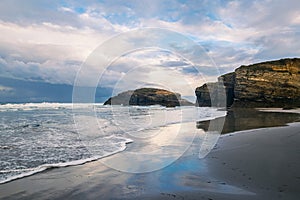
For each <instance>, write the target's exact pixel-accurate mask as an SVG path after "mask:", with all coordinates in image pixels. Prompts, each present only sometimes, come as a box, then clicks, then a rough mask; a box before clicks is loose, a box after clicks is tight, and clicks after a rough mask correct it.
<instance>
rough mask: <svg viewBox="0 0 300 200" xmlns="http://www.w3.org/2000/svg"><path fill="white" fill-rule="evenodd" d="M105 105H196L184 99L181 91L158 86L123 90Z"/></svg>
mask: <svg viewBox="0 0 300 200" xmlns="http://www.w3.org/2000/svg"><path fill="white" fill-rule="evenodd" d="M104 105H124V106H128V105H136V106H150V105H161V106H166V107H175V106H194V104H193V103H191V102H189V101H187V100H185V99H182V98H181V95H180V94H179V93H174V92H170V91H168V90H164V89H157V88H140V89H136V90H129V91H126V92H122V93H120V94H118V95H117V96H114V97H111V98H109V99H108V100H107V101H105V102H104Z"/></svg>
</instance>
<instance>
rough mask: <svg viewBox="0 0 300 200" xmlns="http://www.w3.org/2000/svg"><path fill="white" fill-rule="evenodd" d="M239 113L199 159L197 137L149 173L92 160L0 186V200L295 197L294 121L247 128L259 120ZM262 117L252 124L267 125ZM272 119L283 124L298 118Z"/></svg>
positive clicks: (298, 187)
mask: <svg viewBox="0 0 300 200" xmlns="http://www.w3.org/2000/svg"><path fill="white" fill-rule="evenodd" d="M244 112H245V111H243V114H241V113H240V114H238V113H237V112H236V113H235V114H234V115H235V116H238V115H239V116H241V115H243V116H248V118H247V120H248V121H244V120H241V119H237V118H235V123H233V124H231V126H230V123H232V120H233V119H229V118H228V117H227V119H226V121H231V122H230V123H229V124H227V125H226V124H225V126H229V127H230V130H233V131H235V130H243V131H240V132H236V133H233V134H232V133H230V134H227V135H224V136H222V137H221V138H220V139H219V141H218V143H217V145H216V147H215V148H214V149H213V150H212V151H211V152H210V153H209V154H208V156H206V157H205V158H204V159H198V157H197V153H198V150H199V140H200V137H199V138H195V140H194V143H193V145H192V146H191V147H190V149H189V150H188V151H187V152H186V153H185V154H184V155H183V156H182V157H180V158H179V159H178V160H176V161H175V162H174V163H173V164H171V165H169V166H168V167H165V168H163V169H161V170H158V171H155V172H151V173H143V174H132V173H124V172H120V171H116V170H114V169H110V168H108V167H106V166H105V165H104V164H102V162H101V161H95V162H90V163H86V164H84V165H80V166H72V167H66V168H56V169H51V170H48V171H45V172H42V173H38V174H35V175H33V176H29V177H26V178H22V179H19V180H15V181H12V182H9V183H6V184H2V185H0V199H207V200H208V199H213V200H216V199H222V200H223V199H246V200H247V199H254V200H255V199H264V200H266V199H272V200H273V199H284V200H298V199H300V171H299V167H300V157H299V155H300V145H299V144H300V123H292V124H289V125H288V126H283V125H284V124H279V125H280V127H273V128H261V129H252V130H247V129H248V128H249V127H248V125H249V124H255V122H253V121H251V120H250V119H249V116H250V115H251V116H252V117H250V118H255V119H257V118H259V117H255V115H256V114H257V113H254V114H253V113H252V114H251V113H249V114H248V115H247V114H246V113H244ZM265 116H266V117H260V118H259V119H260V120H258V121H261V120H265V123H271V122H267V121H272V119H273V118H270V115H268V114H266V115H265ZM272 116H273V117H274V116H275V115H272ZM278 116H280V117H279V118H281V119H282V120H279V121H280V122H282V121H284V123H287V122H292V121H298V120H299V115H298V116H296V115H293V116H291V115H288V114H287V115H281V114H278ZM275 118H276V117H275ZM287 118H289V119H290V120H286V119H287ZM227 123H228V122H227ZM243 123H244V124H246V126H243V125H242V124H243ZM265 123H264V124H265ZM270 126H275V124H273V125H270ZM263 127H265V126H263ZM251 128H253V126H252V125H251ZM255 128H260V127H255ZM129 148H132V147H130V146H129Z"/></svg>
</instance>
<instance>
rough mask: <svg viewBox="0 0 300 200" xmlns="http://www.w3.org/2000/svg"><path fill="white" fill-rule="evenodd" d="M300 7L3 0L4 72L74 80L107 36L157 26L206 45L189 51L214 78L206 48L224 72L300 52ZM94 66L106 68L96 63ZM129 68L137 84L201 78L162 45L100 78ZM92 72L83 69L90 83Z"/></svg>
mask: <svg viewBox="0 0 300 200" xmlns="http://www.w3.org/2000/svg"><path fill="white" fill-rule="evenodd" d="M299 8H300V2H299V1H298V0H290V1H289V2H288V3H287V2H286V1H283V0H261V1H258V0H255V1H246V0H241V1H236V0H231V1H223V0H216V1H209V0H203V1H194V0H186V1H181V0H180V1H172V2H170V1H165V0H154V1H139V0H129V1H126V2H125V1H121V0H116V1H93V0H89V1H84V3H83V2H82V1H73V0H68V1H60V0H54V1H51V2H49V1H39V0H27V1H26V2H25V1H17V0H2V1H1V2H0V32H1V38H0V72H1V76H4V77H13V78H16V79H22V80H28V81H44V82H48V83H65V84H70V85H71V84H73V82H74V80H75V77H76V73H77V72H78V70H79V69H80V67H81V64H82V63H84V61H85V59H86V58H87V57H88V56H89V55H90V54H91V53H92V52H93V50H94V49H95V48H96V47H97V46H98V45H99V44H101V43H102V42H104V41H106V40H107V39H109V38H111V37H112V36H115V35H117V34H119V33H123V32H126V31H129V30H133V29H136V28H144V27H159V28H166V29H170V30H174V31H177V32H179V33H182V34H184V35H186V36H187V37H188V38H190V39H192V40H194V41H195V42H197V43H198V44H200V45H202V46H203V51H202V52H201V54H199V51H194V52H193V50H192V51H190V52H188V53H190V56H194V57H195V58H197V57H198V61H199V63H200V62H201V64H200V65H199V66H200V67H202V68H201V69H202V70H203V71H202V73H203V74H204V75H206V77H201V78H202V79H203V78H206V79H207V80H209V81H212V80H214V79H216V76H217V75H216V74H217V73H213V74H210V73H209V72H210V69H211V68H209V67H208V66H210V67H211V66H212V65H211V64H209V63H207V61H206V60H204V61H203V59H201V58H202V57H201V56H203V55H206V56H210V57H211V58H212V60H213V61H214V62H215V63H216V65H217V66H218V68H219V69H218V70H219V74H222V73H225V72H230V71H233V70H234V69H235V68H236V67H238V66H240V65H242V64H250V63H254V62H259V61H264V60H271V59H278V58H283V57H297V56H299V55H300V48H299V46H300V42H299V36H300V17H299ZM145 33H146V32H145ZM144 36H145V35H135V36H134V37H132V38H127V39H128V40H126V41H125V40H124V41H119V42H117V43H112V44H110V46H109V48H107V51H110V52H107V53H108V54H110V53H111V54H113V53H114V52H118V51H121V50H122V49H128V48H129V49H130V48H131V47H132V48H133V47H134V46H135V44H144V43H145V40H144V39H145V37H144ZM146 36H148V37H149V39H148V43H149V44H151V43H152V42H153V41H155V39H153V38H151V37H154V36H153V35H146ZM146 42H147V41H146ZM162 45H165V44H164V41H162ZM168 45H169V46H167V45H165V47H170V49H173V50H174V49H176V48H177V49H178V51H179V52H180V50H182V49H180V46H176V45H174V46H172V45H171V44H168ZM182 52H183V51H182ZM202 54H203V55H202ZM97 59H101V57H97ZM97 59H95V60H94V61H95V62H96V61H98V60H97ZM150 66H152V67H150ZM153 66H156V67H153ZM159 66H160V67H159ZM161 66H164V67H161ZM135 67H140V68H136V69H135ZM142 69H143V70H142ZM93 70H95V71H96V72H97V71H99V70H103V69H99V68H97V67H95V68H94V69H93ZM130 70H131V71H130ZM95 71H91V72H90V75H93V74H94V72H95ZM171 71H172V73H174V74H172V73H171ZM127 72H128V73H129V74H128V77H130V78H134V77H135V79H136V80H137V78H136V77H139V80H140V81H137V82H135V84H146V81H151V80H154V76H157V77H158V79H159V77H160V78H161V79H162V80H161V82H163V83H164V84H168V83H165V82H164V81H163V79H165V80H170V81H169V82H173V81H175V80H176V79H178V78H177V77H182V76H184V77H186V78H187V79H188V81H189V82H194V83H195V84H201V83H202V81H199V80H197V76H198V75H199V74H197V73H196V71H195V70H194V68H193V66H191V65H190V63H187V62H186V60H184V59H183V58H182V57H180V56H178V55H172V54H170V53H166V52H163V51H159V52H152V53H151V52H149V51H139V52H135V53H134V52H131V53H130V54H128V55H126V56H123V57H122V58H119V59H118V60H117V62H115V63H113V64H112V65H111V66H110V67H109V68H108V69H107V71H106V74H105V76H103V80H105V81H104V82H105V83H106V85H108V86H112V85H113V84H114V83H116V81H118V80H119V79H120V78H122V77H123V78H124V76H125V75H126V73H127ZM159 73H161V76H160V75H159ZM89 77H90V76H86V78H87V79H86V81H87V82H89V81H90V80H89V79H88V78H89ZM142 79H143V81H141V80H142ZM150 79H151V80H150ZM158 79H157V81H158ZM198 79H199V77H198ZM128 80H129V79H128ZM124 84H125V85H124V88H126V83H125V82H124ZM151 84H154V83H153V81H152V82H151ZM174 84H176V83H174ZM127 87H128V88H129V85H127ZM130 87H131V86H130ZM178 87H179V86H178ZM181 90H182V89H181Z"/></svg>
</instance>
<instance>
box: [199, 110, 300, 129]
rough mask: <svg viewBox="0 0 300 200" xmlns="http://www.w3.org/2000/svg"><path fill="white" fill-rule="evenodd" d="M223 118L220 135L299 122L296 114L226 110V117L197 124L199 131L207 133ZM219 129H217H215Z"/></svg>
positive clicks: (299, 115) (298, 115)
mask: <svg viewBox="0 0 300 200" xmlns="http://www.w3.org/2000/svg"><path fill="white" fill-rule="evenodd" d="M224 118H225V123H224V127H223V130H222V134H226V133H232V132H236V131H243V130H250V129H257V128H267V127H277V126H284V125H286V124H288V123H293V122H299V121H300V114H298V113H283V112H282V113H279V112H278V113H275V112H261V111H258V110H255V109H232V110H228V112H227V116H226V117H220V118H217V119H214V120H211V121H203V122H197V123H196V126H197V128H199V129H203V130H204V131H208V127H209V125H210V124H211V123H215V124H220V123H217V122H218V121H222V120H224ZM216 129H219V127H216Z"/></svg>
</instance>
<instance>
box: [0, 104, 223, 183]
mask: <svg viewBox="0 0 300 200" xmlns="http://www.w3.org/2000/svg"><path fill="white" fill-rule="evenodd" d="M91 108H92V110H93V111H94V112H90V110H91ZM75 114H76V117H77V120H74V115H75ZM224 115H226V112H224V111H218V110H217V109H214V108H197V107H175V108H165V107H161V106H149V107H141V106H128V107H125V106H112V107H111V106H104V105H101V104H93V105H88V104H76V106H74V105H72V104H59V103H39V104H34V103H28V104H5V105H0V183H5V182H8V181H11V180H14V179H17V178H22V177H25V176H29V175H32V174H34V173H37V172H41V171H43V170H46V169H48V168H52V167H65V166H70V165H78V164H83V163H85V162H89V161H93V160H98V159H101V158H102V157H105V156H109V155H112V154H115V153H118V152H121V151H124V150H125V149H126V144H127V143H129V142H135V141H134V138H147V137H149V135H148V134H150V133H152V132H153V130H155V129H158V128H159V129H160V130H163V129H164V128H166V127H167V126H169V125H171V124H179V123H183V122H195V123H196V121H203V120H208V119H214V118H217V117H221V116H224ZM78 119H80V121H78ZM91 120H96V121H97V127H93V126H90V125H89V123H88V122H89V121H91ZM76 123H77V124H76ZM78 123H80V125H79V126H78ZM82 124H85V125H82ZM129 136H131V137H129ZM91 150H92V151H91Z"/></svg>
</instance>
